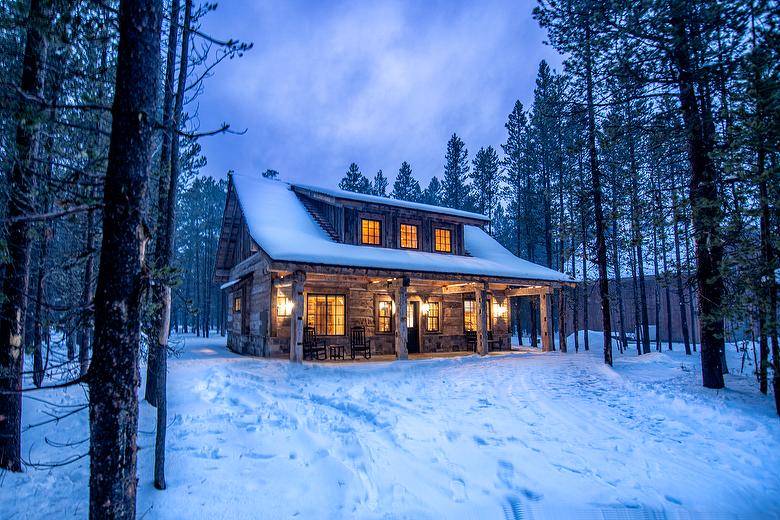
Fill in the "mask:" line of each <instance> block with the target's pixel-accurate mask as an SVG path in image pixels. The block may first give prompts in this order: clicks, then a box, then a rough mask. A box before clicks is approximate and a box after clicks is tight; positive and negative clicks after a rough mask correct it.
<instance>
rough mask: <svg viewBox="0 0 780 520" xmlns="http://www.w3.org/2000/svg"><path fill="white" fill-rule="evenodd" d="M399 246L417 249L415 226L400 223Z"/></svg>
mask: <svg viewBox="0 0 780 520" xmlns="http://www.w3.org/2000/svg"><path fill="white" fill-rule="evenodd" d="M401 247H402V248H404V249H417V226H415V225H413V224H401Z"/></svg>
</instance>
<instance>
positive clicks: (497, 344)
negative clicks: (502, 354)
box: [488, 330, 504, 350]
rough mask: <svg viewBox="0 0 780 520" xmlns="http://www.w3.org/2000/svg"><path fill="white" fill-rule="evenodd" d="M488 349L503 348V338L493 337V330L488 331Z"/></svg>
mask: <svg viewBox="0 0 780 520" xmlns="http://www.w3.org/2000/svg"><path fill="white" fill-rule="evenodd" d="M488 350H504V339H503V338H499V339H493V331H492V330H489V331H488Z"/></svg>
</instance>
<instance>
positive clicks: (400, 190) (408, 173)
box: [391, 161, 422, 202]
mask: <svg viewBox="0 0 780 520" xmlns="http://www.w3.org/2000/svg"><path fill="white" fill-rule="evenodd" d="M391 197H393V198H394V199H399V200H408V201H410V202H418V201H419V200H420V198H421V197H422V190H420V183H419V182H417V179H415V178H414V176H413V175H412V167H411V166H409V163H408V162H406V161H404V162H403V163H401V168H400V169H399V170H398V176H397V177H396V178H395V182H394V183H393V193H392V194H391Z"/></svg>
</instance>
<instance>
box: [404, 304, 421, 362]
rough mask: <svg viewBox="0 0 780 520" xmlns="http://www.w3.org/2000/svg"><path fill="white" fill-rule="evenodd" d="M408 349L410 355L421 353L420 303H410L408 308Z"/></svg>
mask: <svg viewBox="0 0 780 520" xmlns="http://www.w3.org/2000/svg"><path fill="white" fill-rule="evenodd" d="M406 337H407V338H408V339H407V341H406V349H407V350H408V351H409V353H410V354H416V353H419V352H420V302H409V304H408V305H407V307H406Z"/></svg>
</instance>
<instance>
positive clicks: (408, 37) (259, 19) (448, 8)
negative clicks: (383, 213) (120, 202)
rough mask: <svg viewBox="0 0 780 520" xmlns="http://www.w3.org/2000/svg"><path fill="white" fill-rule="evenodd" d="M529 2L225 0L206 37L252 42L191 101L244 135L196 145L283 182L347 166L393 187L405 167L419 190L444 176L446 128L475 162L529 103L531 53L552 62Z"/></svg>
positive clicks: (325, 175)
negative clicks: (232, 0)
mask: <svg viewBox="0 0 780 520" xmlns="http://www.w3.org/2000/svg"><path fill="white" fill-rule="evenodd" d="M322 4H327V5H322ZM532 7H533V4H532V3H531V2H516V1H514V2H513V1H504V0H496V1H485V2H463V3H455V2H441V3H435V2H434V3H427V2H426V3H424V2H390V1H384V2H354V3H352V2H343V3H336V4H330V3H314V4H309V3H304V2H277V3H274V2H271V3H269V4H265V3H262V4H258V5H256V6H254V7H253V8H252V9H251V10H249V11H247V10H242V9H241V8H240V7H238V6H233V5H228V6H227V7H225V4H222V5H220V10H221V9H226V10H227V11H226V12H222V13H219V16H216V15H214V16H215V17H214V19H213V20H209V21H208V23H209V25H208V26H207V27H206V28H207V30H209V31H210V32H212V33H216V34H219V35H225V34H226V33H227V35H229V36H231V37H238V38H241V39H243V40H250V41H253V42H255V47H254V49H252V50H251V51H250V52H249V53H247V54H246V56H245V57H244V58H242V59H240V60H232V61H231V62H230V63H228V64H227V66H225V67H224V68H222V69H220V70H218V71H217V73H216V75H215V76H214V77H213V78H211V79H210V80H209V84H208V85H207V90H206V92H205V94H204V96H203V99H202V100H201V101H200V106H201V119H202V120H204V121H207V120H209V119H211V123H212V124H216V123H217V122H219V121H222V120H227V121H229V122H232V123H235V126H237V127H246V128H247V129H248V132H247V134H246V135H244V136H240V137H236V136H228V137H222V138H217V139H214V140H211V141H209V142H206V141H204V143H203V145H204V150H205V152H206V154H207V156H208V157H209V161H210V165H211V168H210V169H209V173H211V174H212V175H215V176H219V175H223V174H224V171H226V170H227V169H234V170H236V171H257V172H259V171H262V170H264V169H266V168H274V169H277V170H279V171H280V172H281V173H282V175H283V177H285V178H287V179H290V180H305V181H310V182H319V183H323V184H329V185H334V184H335V183H336V182H338V179H339V178H340V177H341V176H342V175H343V172H344V171H345V170H346V168H347V166H348V165H349V163H350V162H352V161H355V162H357V163H358V164H359V165H360V166H361V168H362V170H363V172H364V173H366V174H367V175H373V173H374V172H375V171H376V170H377V169H379V168H382V169H384V171H385V173H386V174H388V175H390V177H391V179H392V176H393V175H394V174H395V172H396V171H397V169H398V167H399V165H400V164H401V161H404V160H407V161H409V162H410V163H411V164H412V167H413V169H414V172H415V175H416V176H417V177H418V178H419V179H421V180H422V181H423V184H425V182H427V180H428V179H430V177H431V176H432V175H439V176H441V170H442V168H443V158H444V150H445V145H446V141H447V139H448V138H449V136H450V135H451V134H452V133H453V132H457V133H458V134H459V135H461V136H462V137H463V139H464V140H465V141H466V144H467V146H468V147H469V150H470V152H471V155H472V156H473V153H474V152H476V150H477V149H478V148H479V147H481V146H487V145H489V144H492V145H493V146H495V147H498V145H499V144H500V143H501V142H503V140H504V138H505V135H504V127H503V125H504V122H505V121H506V116H507V115H508V113H509V112H510V110H511V108H512V105H513V103H514V100H515V99H518V98H519V99H521V101H523V102H524V104H526V105H528V104H530V101H531V100H532V93H533V81H534V77H535V74H536V68H537V65H538V61H539V59H541V58H542V57H547V58H548V59H549V57H552V58H553V64H556V61H555V56H554V53H553V51H552V50H550V49H549V48H546V47H544V46H543V45H542V44H541V41H542V39H543V37H544V34H543V33H542V31H541V30H539V29H538V27H537V25H536V22H535V21H534V20H533V19H532V18H531V14H530V13H531V9H532ZM231 9H234V10H235V12H233V11H230V10H231ZM204 126H205V125H204Z"/></svg>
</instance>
